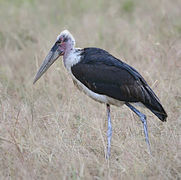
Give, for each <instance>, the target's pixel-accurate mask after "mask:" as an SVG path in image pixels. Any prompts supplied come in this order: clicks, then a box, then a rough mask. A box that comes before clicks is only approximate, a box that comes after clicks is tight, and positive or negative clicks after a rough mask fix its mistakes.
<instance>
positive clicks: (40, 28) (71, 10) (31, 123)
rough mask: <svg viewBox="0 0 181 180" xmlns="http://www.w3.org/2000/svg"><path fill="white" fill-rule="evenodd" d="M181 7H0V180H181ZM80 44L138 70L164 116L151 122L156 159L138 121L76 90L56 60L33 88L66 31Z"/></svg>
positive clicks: (19, 2) (62, 2)
mask: <svg viewBox="0 0 181 180" xmlns="http://www.w3.org/2000/svg"><path fill="white" fill-rule="evenodd" d="M180 9H181V1H180V0H173V1H171V0H162V1H158V0H152V1H149V2H148V1H144V0H121V1H120V0H112V1H106V2H105V1H103V0H98V1H92V0H76V1H73V0H70V1H67V0H52V1H49V0H39V1H35V0H26V1H25V0H13V1H12V0H0V22H1V23H0V177H1V179H154V180H155V179H180V178H181V139H180V132H181V128H180V127H181V108H180V107H181V92H180V89H181V21H180V17H181V11H180ZM64 29H68V30H69V31H70V32H72V34H73V35H74V36H75V39H76V42H77V46H79V47H88V46H96V47H100V48H103V49H106V50H108V51H109V52H111V53H112V54H113V55H115V56H116V57H118V58H121V59H123V60H124V61H126V62H127V63H128V64H130V65H132V66H134V67H135V68H136V69H137V70H138V71H139V72H140V73H141V74H142V75H143V76H144V77H145V79H146V80H147V82H148V83H149V84H150V86H151V87H152V88H153V90H154V91H155V92H156V94H157V95H158V96H159V98H160V100H161V102H162V104H163V106H164V107H165V109H166V111H167V113H168V121H167V122H166V123H162V122H161V121H159V120H158V119H157V118H156V117H155V116H154V115H153V114H152V113H151V112H149V111H147V110H144V109H143V110H142V112H144V113H145V114H146V115H147V118H148V127H149V135H150V142H151V148H152V154H153V156H152V157H151V156H150V155H149V154H148V152H147V147H146V143H145V141H144V134H143V128H142V124H141V122H140V120H139V119H138V117H136V116H135V115H134V114H133V113H132V112H130V110H129V109H128V108H126V107H121V108H118V107H113V106H112V109H111V113H112V122H113V139H112V156H111V159H110V161H109V162H107V161H106V160H105V158H104V153H105V148H106V127H107V124H106V118H107V117H106V107H105V105H102V104H99V103H97V102H94V101H93V100H91V99H90V98H88V97H86V96H85V95H83V94H82V93H80V92H79V91H78V90H77V89H76V88H75V87H74V86H73V83H72V81H71V78H70V77H69V76H68V73H67V72H66V70H65V69H64V67H63V64H62V59H61V58H60V59H59V61H57V62H56V63H55V64H54V65H53V66H52V67H51V68H50V69H49V71H48V72H47V73H46V74H45V75H44V76H43V78H41V79H40V80H39V81H38V83H37V84H36V85H33V84H32V82H33V78H34V75H35V73H36V71H37V69H38V67H39V66H40V64H41V62H42V61H43V59H44V57H45V56H46V54H47V52H48V51H49V49H50V47H51V46H52V44H53V43H54V41H55V39H56V36H57V35H58V34H59V33H60V31H62V30H64Z"/></svg>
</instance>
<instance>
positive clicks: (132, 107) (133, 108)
mask: <svg viewBox="0 0 181 180" xmlns="http://www.w3.org/2000/svg"><path fill="white" fill-rule="evenodd" d="M126 105H127V106H128V107H129V108H130V109H131V110H132V111H133V112H134V113H136V114H137V115H138V116H139V117H140V119H141V122H142V123H143V128H144V134H145V140H146V143H147V145H148V150H149V152H150V154H151V148H150V142H149V138H148V130H147V122H146V116H145V115H144V114H143V113H141V112H139V111H138V110H137V109H136V108H135V107H134V106H132V105H131V104H129V103H126Z"/></svg>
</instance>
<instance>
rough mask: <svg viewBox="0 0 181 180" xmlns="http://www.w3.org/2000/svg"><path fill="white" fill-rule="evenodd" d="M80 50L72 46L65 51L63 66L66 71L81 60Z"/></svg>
mask: <svg viewBox="0 0 181 180" xmlns="http://www.w3.org/2000/svg"><path fill="white" fill-rule="evenodd" d="M80 52H81V51H80V49H79V48H72V49H71V50H69V51H67V52H65V54H64V56H63V61H64V66H65V67H66V69H67V70H68V71H71V70H70V68H71V67H72V66H73V65H75V64H77V63H78V62H79V61H80V60H81V56H80Z"/></svg>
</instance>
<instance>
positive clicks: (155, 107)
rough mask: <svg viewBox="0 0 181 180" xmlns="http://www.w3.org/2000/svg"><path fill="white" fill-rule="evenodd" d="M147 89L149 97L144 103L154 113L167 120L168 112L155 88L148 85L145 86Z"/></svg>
mask: <svg viewBox="0 0 181 180" xmlns="http://www.w3.org/2000/svg"><path fill="white" fill-rule="evenodd" d="M145 89H146V91H147V93H148V94H147V96H146V97H147V98H146V102H145V103H144V105H145V106H146V107H147V108H148V109H149V110H150V111H151V112H152V113H154V114H155V115H156V116H157V117H158V118H159V119H160V120H161V121H166V118H167V113H166V111H165V110H164V108H163V106H162V105H161V103H160V100H159V99H158V97H157V96H156V94H155V93H154V92H153V90H152V89H151V88H150V87H149V86H148V85H147V86H145Z"/></svg>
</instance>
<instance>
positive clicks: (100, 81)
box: [33, 30, 167, 158]
mask: <svg viewBox="0 0 181 180" xmlns="http://www.w3.org/2000/svg"><path fill="white" fill-rule="evenodd" d="M74 46H75V40H74V38H73V36H72V35H71V34H70V32H69V31H67V30H64V31H62V32H61V33H60V35H59V36H58V37H57V39H56V42H55V44H54V45H53V47H52V48H51V50H50V52H49V53H48V55H47V56H46V58H45V60H44V62H43V63H42V65H41V67H40V69H39V71H38V72H37V74H36V76H35V79H34V82H33V83H35V82H36V81H37V80H38V79H39V78H40V77H41V76H42V75H43V74H44V73H45V72H46V71H47V69H48V68H49V67H50V66H51V65H52V64H53V63H54V62H55V61H56V60H57V58H58V57H59V56H63V62H64V65H65V68H66V69H67V70H68V72H69V74H70V76H71V77H72V80H73V82H74V84H75V85H76V86H77V88H78V89H79V90H81V91H83V92H84V93H85V94H87V95H88V96H89V97H91V98H92V99H94V100H96V101H98V102H101V103H105V104H106V106H107V116H108V130H107V154H106V157H107V158H109V157H110V152H111V137H112V125H111V116H110V105H116V106H122V105H124V104H125V105H126V106H127V107H129V108H130V109H131V110H132V111H133V112H134V113H136V114H137V115H138V116H139V118H140V120H141V122H142V123H143V128H144V134H145V140H146V143H147V145H148V150H149V152H151V151H150V143H149V138H148V130H147V121H146V116H145V115H144V114H143V113H141V112H140V111H138V110H137V109H136V108H135V107H134V106H135V105H142V106H144V107H146V108H148V109H149V110H150V111H151V112H152V113H154V114H155V115H156V116H157V117H158V118H159V119H160V120H161V121H166V118H167V113H166V112H165V110H164V108H163V107H162V105H161V103H160V101H159V99H158V97H157V96H156V95H155V93H154V92H153V90H152V89H151V88H150V87H149V85H148V84H147V82H146V81H145V80H144V78H143V77H142V76H141V75H140V74H139V73H138V72H137V71H136V70H135V69H134V68H133V67H131V66H129V65H128V64H126V63H124V62H122V61H121V60H119V59H117V58H115V57H114V56H112V55H111V54H109V53H108V52H107V51H105V50H103V49H99V48H95V47H90V48H83V49H80V48H75V47H74Z"/></svg>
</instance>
